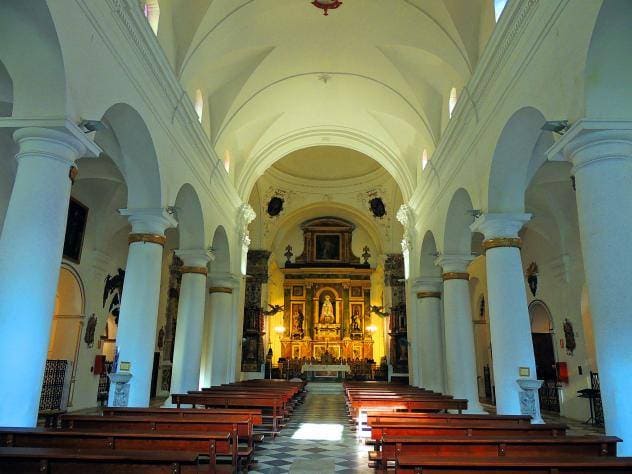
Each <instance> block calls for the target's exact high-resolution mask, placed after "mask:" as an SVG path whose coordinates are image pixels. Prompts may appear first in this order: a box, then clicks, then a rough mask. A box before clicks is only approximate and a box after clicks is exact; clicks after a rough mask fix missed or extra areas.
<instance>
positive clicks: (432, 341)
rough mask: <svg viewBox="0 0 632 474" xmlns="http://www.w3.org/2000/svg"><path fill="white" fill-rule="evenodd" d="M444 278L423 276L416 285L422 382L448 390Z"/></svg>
mask: <svg viewBox="0 0 632 474" xmlns="http://www.w3.org/2000/svg"><path fill="white" fill-rule="evenodd" d="M442 286H443V285H442V283H441V279H440V278H420V279H418V280H417V282H416V286H415V295H414V296H415V299H416V300H417V326H418V330H417V340H418V341H419V342H418V343H419V349H420V350H419V352H420V354H419V357H420V366H421V369H420V370H421V386H422V387H423V388H426V389H428V390H433V391H435V392H444V391H445V380H444V371H445V365H444V350H443V331H442V329H441V325H442V321H441V289H442Z"/></svg>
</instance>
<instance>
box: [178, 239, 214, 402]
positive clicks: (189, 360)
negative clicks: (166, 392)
mask: <svg viewBox="0 0 632 474" xmlns="http://www.w3.org/2000/svg"><path fill="white" fill-rule="evenodd" d="M176 255H177V256H178V257H180V259H181V260H182V262H183V266H182V269H181V270H182V281H181V283H180V296H179V300H178V319H177V324H176V338H175V345H174V351H173V365H172V371H171V393H186V392H187V391H189V390H198V389H199V380H200V363H201V357H202V336H203V333H204V310H205V303H206V274H207V265H208V262H209V261H210V257H209V256H208V253H207V252H206V250H203V249H200V250H177V251H176Z"/></svg>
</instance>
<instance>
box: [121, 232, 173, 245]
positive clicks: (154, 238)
mask: <svg viewBox="0 0 632 474" xmlns="http://www.w3.org/2000/svg"><path fill="white" fill-rule="evenodd" d="M166 241H167V238H166V237H165V236H164V235H160V234H129V237H128V238H127V242H128V243H129V244H133V243H136V242H143V243H149V244H158V245H162V246H164V245H165V242H166Z"/></svg>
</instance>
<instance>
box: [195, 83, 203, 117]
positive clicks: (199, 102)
mask: <svg viewBox="0 0 632 474" xmlns="http://www.w3.org/2000/svg"><path fill="white" fill-rule="evenodd" d="M193 106H194V107H195V113H196V114H197V116H198V120H199V121H200V123H202V113H203V112H204V96H202V91H201V90H200V89H198V90H196V91H195V103H194V104H193Z"/></svg>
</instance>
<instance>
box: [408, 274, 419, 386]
mask: <svg viewBox="0 0 632 474" xmlns="http://www.w3.org/2000/svg"><path fill="white" fill-rule="evenodd" d="M414 290H415V287H414V286H412V288H411V284H410V282H409V281H408V280H406V329H407V331H406V338H407V339H408V347H409V349H408V377H409V384H410V385H412V386H413V387H423V384H422V373H421V352H420V350H421V348H420V340H419V331H420V327H419V314H418V308H417V305H416V304H415V303H416V300H417V298H415V295H414V293H415V291H414Z"/></svg>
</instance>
